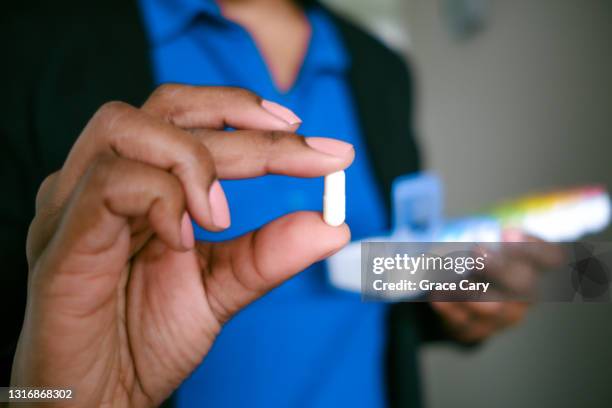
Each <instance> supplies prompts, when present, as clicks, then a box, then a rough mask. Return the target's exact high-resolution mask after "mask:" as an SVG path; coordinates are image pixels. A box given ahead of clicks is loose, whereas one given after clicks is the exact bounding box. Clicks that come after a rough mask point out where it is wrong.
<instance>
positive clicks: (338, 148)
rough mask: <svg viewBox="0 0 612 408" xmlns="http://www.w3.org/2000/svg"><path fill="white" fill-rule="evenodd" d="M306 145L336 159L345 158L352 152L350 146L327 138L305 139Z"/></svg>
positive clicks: (351, 146)
mask: <svg viewBox="0 0 612 408" xmlns="http://www.w3.org/2000/svg"><path fill="white" fill-rule="evenodd" d="M306 143H307V144H308V146H310V147H312V148H313V149H315V150H318V151H320V152H322V153H325V154H330V155H332V156H336V157H345V156H347V155H348V154H349V153H350V152H351V150H353V145H352V144H350V143H346V142H343V141H342V140H337V139H330V138H327V137H307V138H306Z"/></svg>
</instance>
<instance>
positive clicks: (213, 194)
mask: <svg viewBox="0 0 612 408" xmlns="http://www.w3.org/2000/svg"><path fill="white" fill-rule="evenodd" d="M208 200H209V202H210V211H211V215H212V221H213V223H214V224H215V225H216V226H217V227H219V228H223V229H225V228H227V227H229V226H230V212H229V206H228V204H227V198H226V197H225V193H224V192H223V188H222V187H221V184H220V183H219V180H215V182H214V183H212V185H211V186H210V191H209V193H208Z"/></svg>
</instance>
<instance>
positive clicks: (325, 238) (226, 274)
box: [205, 211, 351, 323]
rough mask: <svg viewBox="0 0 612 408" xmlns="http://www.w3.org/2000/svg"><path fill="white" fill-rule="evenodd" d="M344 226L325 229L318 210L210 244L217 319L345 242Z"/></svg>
mask: <svg viewBox="0 0 612 408" xmlns="http://www.w3.org/2000/svg"><path fill="white" fill-rule="evenodd" d="M350 237H351V233H350V230H349V228H348V226H347V225H346V224H343V225H341V226H339V227H330V226H329V225H327V224H325V222H323V218H322V217H321V214H320V213H317V212H306V211H303V212H296V213H293V214H289V215H286V216H284V217H282V218H279V219H277V220H275V221H272V222H271V223H269V224H267V225H265V226H264V227H262V228H261V229H259V230H257V231H254V232H251V233H249V234H246V235H244V236H242V237H239V238H236V239H235V240H232V241H229V242H224V243H221V244H206V245H213V249H212V253H211V255H212V256H211V257H210V259H211V265H210V272H209V274H207V275H206V276H205V287H206V295H207V297H208V301H209V304H210V306H211V309H212V311H213V313H214V314H215V316H216V317H217V319H218V320H219V322H221V323H223V322H225V321H227V320H228V319H229V318H230V317H231V316H232V315H233V314H235V313H236V312H238V311H239V310H240V309H242V308H243V307H244V306H246V305H247V304H249V303H250V302H252V301H254V300H256V299H257V298H259V297H261V296H262V295H264V294H265V293H267V292H268V291H269V290H271V289H273V288H274V287H276V286H278V285H279V284H281V283H282V282H284V281H285V280H287V279H289V278H291V277H292V276H294V275H295V274H296V273H298V272H301V271H302V270H304V269H306V268H307V267H309V266H310V265H312V264H313V263H315V262H317V261H320V260H323V259H325V258H327V257H328V256H330V255H332V254H334V253H335V252H336V251H338V250H340V249H341V248H342V247H343V246H345V245H346V244H347V243H348V242H349V241H350Z"/></svg>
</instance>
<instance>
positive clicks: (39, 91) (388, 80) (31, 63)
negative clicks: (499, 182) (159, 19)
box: [0, 0, 435, 407]
mask: <svg viewBox="0 0 612 408" xmlns="http://www.w3.org/2000/svg"><path fill="white" fill-rule="evenodd" d="M4 8H5V10H4V11H3V13H2V15H1V16H0V20H1V23H0V42H1V44H2V46H1V47H0V50H1V51H0V52H2V58H1V60H2V62H1V63H0V79H1V80H2V81H3V82H2V83H3V86H2V94H1V96H0V104H1V105H0V136H1V142H0V143H1V144H0V155H1V159H2V160H0V181H1V183H2V184H1V185H2V187H3V192H4V194H3V197H2V199H1V200H0V217H1V223H0V257H1V258H0V262H1V265H2V273H0V290H1V291H2V293H1V295H0V302H2V303H1V305H0V307H1V308H2V311H3V313H2V314H3V316H4V319H3V326H4V327H3V330H2V338H1V341H0V347H1V349H0V351H1V353H2V355H1V358H2V361H1V364H2V365H1V366H0V385H6V384H8V376H9V370H10V364H11V360H12V355H13V352H14V347H15V344H16V340H17V336H18V333H19V329H20V326H21V322H22V316H23V310H24V305H25V294H26V278H27V270H28V269H27V263H26V259H25V255H24V252H25V251H24V247H25V240H26V234H27V230H28V225H29V223H30V220H31V219H32V217H33V214H34V200H35V195H36V191H37V189H38V186H39V184H40V183H41V181H42V180H43V179H44V177H45V176H46V175H48V174H49V173H51V172H53V171H56V170H58V169H59V168H60V167H61V165H62V163H63V162H64V159H65V158H66V156H67V153H68V152H69V150H70V147H71V146H72V144H73V143H74V141H75V140H76V138H77V137H78V135H79V133H80V130H81V129H82V128H83V127H84V125H85V124H86V123H87V121H88V119H89V118H90V117H91V116H92V114H93V113H94V112H95V111H96V109H97V108H98V107H99V106H101V105H102V104H103V103H104V102H107V101H110V100H121V101H125V102H128V103H131V104H134V105H140V104H141V103H142V102H143V101H144V100H145V99H146V97H147V96H148V95H149V94H150V93H151V91H152V90H153V77H152V71H151V61H150V59H149V53H148V51H149V45H148V43H147V38H146V36H145V34H144V29H143V25H142V21H141V18H140V14H139V9H138V7H137V4H136V1H130V0H93V1H82V0H57V1H53V2H48V1H36V0H33V1H30V2H24V4H23V5H10V6H9V5H5V7H4ZM6 8H8V10H6ZM331 15H332V16H333V18H334V20H335V21H336V24H337V27H338V28H339V30H340V32H341V35H342V38H343V40H344V43H345V45H346V47H347V50H348V52H349V54H350V56H351V60H352V65H351V68H350V71H349V78H348V79H349V82H350V86H351V89H352V92H353V96H354V99H355V102H356V106H357V110H358V116H359V118H360V125H361V129H362V132H363V134H364V137H365V139H366V143H367V147H368V150H369V153H370V156H371V160H372V162H373V167H374V171H375V173H376V176H377V178H378V181H379V185H380V187H381V189H382V191H383V193H384V196H385V197H387V199H388V198H389V196H390V195H389V192H390V188H391V182H392V181H393V179H394V178H395V177H397V176H399V175H402V174H406V173H411V172H414V171H416V170H417V169H418V168H419V157H418V154H417V149H416V146H415V143H414V134H413V123H412V112H413V80H412V77H411V75H410V71H409V70H408V69H407V66H406V65H405V64H404V62H403V60H402V58H400V57H399V56H398V55H397V54H395V53H394V52H392V51H391V50H389V49H388V48H386V47H385V46H383V45H382V44H381V43H380V42H378V41H377V40H375V39H374V38H373V37H371V36H370V35H368V34H366V33H365V32H364V31H362V30H361V29H359V28H357V27H356V26H354V25H353V24H351V23H349V22H347V21H346V20H344V19H343V18H341V17H339V16H338V15H336V14H335V13H331ZM430 313H431V311H430V309H429V308H428V307H427V306H426V305H422V304H421V305H408V304H407V305H398V306H395V307H394V308H393V310H392V312H391V314H390V324H389V330H390V336H389V348H388V350H389V353H388V355H389V359H388V362H389V364H388V367H389V370H388V372H389V377H388V380H389V381H388V383H389V395H390V401H391V402H392V403H393V405H395V406H403V407H413V406H419V405H420V394H419V381H418V378H419V376H418V373H417V371H418V370H417V360H416V350H417V348H418V345H419V343H421V341H422V340H423V339H425V338H427V337H429V336H430V334H431V333H432V332H435V330H432V329H434V327H433V326H432V324H431V322H432V321H434V320H433V319H432V318H431V317H430V316H429V314H430ZM423 323H425V324H423Z"/></svg>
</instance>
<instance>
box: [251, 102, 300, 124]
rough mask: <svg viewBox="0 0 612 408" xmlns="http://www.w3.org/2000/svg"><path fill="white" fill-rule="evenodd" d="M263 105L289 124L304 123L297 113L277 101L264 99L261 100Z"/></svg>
mask: <svg viewBox="0 0 612 408" xmlns="http://www.w3.org/2000/svg"><path fill="white" fill-rule="evenodd" d="M261 107H262V108H264V109H265V110H267V111H268V112H269V113H271V114H272V115H274V116H276V117H277V118H279V119H280V120H282V121H283V122H287V123H288V124H289V125H297V124H299V123H302V119H300V118H299V117H298V116H297V115H296V114H295V113H293V112H292V111H291V110H290V109H287V108H285V107H284V106H282V105H279V104H278V103H276V102H272V101H268V100H266V99H264V100H263V101H261Z"/></svg>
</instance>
